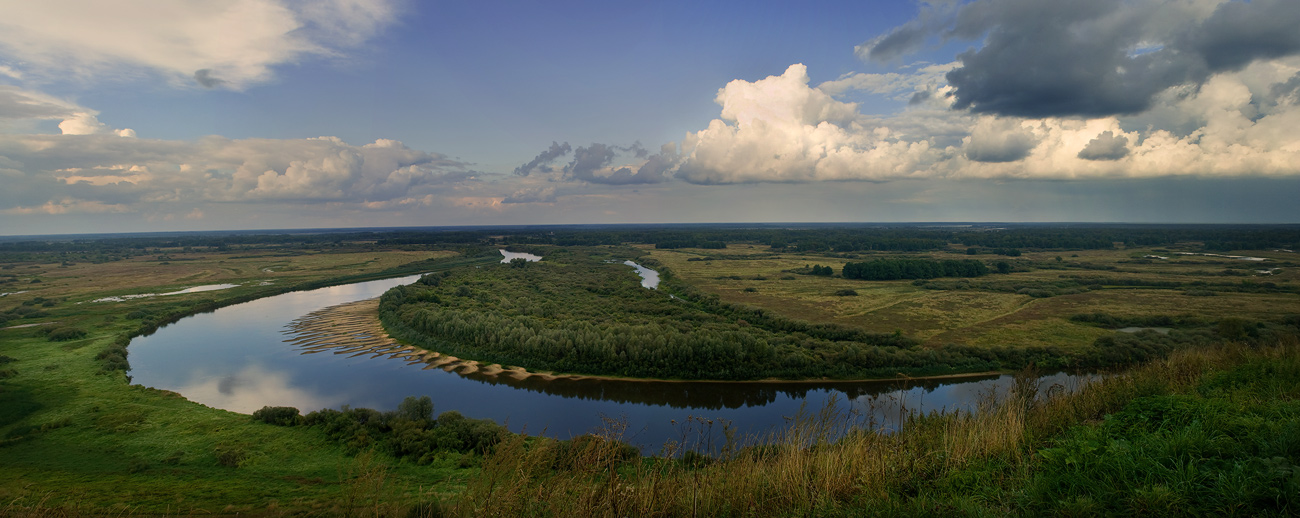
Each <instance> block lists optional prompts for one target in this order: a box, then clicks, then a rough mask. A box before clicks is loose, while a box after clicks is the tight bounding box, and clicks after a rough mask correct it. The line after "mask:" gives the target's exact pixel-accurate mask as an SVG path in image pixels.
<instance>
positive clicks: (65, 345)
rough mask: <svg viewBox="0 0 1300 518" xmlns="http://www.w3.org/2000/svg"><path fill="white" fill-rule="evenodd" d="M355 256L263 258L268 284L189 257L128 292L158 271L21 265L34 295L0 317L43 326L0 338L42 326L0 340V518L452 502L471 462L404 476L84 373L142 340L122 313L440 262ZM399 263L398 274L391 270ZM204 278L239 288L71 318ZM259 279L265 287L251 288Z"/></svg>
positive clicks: (246, 269) (382, 460)
mask: <svg viewBox="0 0 1300 518" xmlns="http://www.w3.org/2000/svg"><path fill="white" fill-rule="evenodd" d="M177 255H179V254H177ZM356 255H358V254H316V255H302V256H295V257H293V258H291V259H292V261H293V262H289V261H288V260H284V259H281V258H276V260H282V261H285V262H284V264H285V265H287V266H283V267H282V268H281V269H282V270H290V269H291V272H292V273H289V274H277V273H274V269H273V268H270V267H264V266H266V265H264V264H262V263H258V262H256V261H259V260H264V259H260V258H251V259H240V258H239V257H237V256H236V255H235V253H228V254H217V253H206V254H204V256H202V257H200V256H198V254H194V257H193V258H192V260H187V261H180V260H177V259H176V258H175V257H173V258H172V260H171V262H172V264H170V265H163V268H169V270H168V272H169V273H168V274H167V275H154V276H150V275H142V276H138V277H135V284H130V283H128V282H127V280H126V279H128V278H129V277H131V275H134V273H131V272H135V273H139V271H140V270H147V269H153V268H158V266H157V265H156V264H153V263H156V261H148V260H128V261H122V262H117V263H107V264H103V265H80V264H79V265H74V266H73V267H70V268H60V267H58V266H53V265H40V267H39V268H31V267H29V266H22V267H21V268H20V270H30V271H33V272H39V274H40V277H41V278H42V279H43V280H44V282H41V283H36V284H32V285H31V286H32V287H31V291H29V292H27V293H23V294H21V295H15V296H9V297H5V298H4V299H0V304H3V306H4V307H0V309H7V307H10V306H17V305H20V304H22V303H23V302H24V301H25V300H31V299H32V298H33V297H41V298H43V299H45V300H48V301H53V303H52V304H51V305H50V306H45V305H44V304H38V305H35V306H34V307H39V308H41V309H42V311H43V312H44V313H46V314H45V315H43V316H39V317H36V318H24V319H21V320H16V321H11V322H9V323H8V324H7V325H24V324H28V323H33V324H43V325H37V326H31V327H18V328H9V329H0V516H22V515H38V516H39V515H80V514H89V515H101V514H114V515H118V514H120V515H136V514H148V515H157V514H161V515H167V514H214V513H215V514H236V513H245V514H246V513H250V512H253V513H261V514H280V513H284V512H293V513H303V512H306V513H326V514H351V513H355V512H359V510H360V509H363V508H366V509H370V510H371V511H372V512H374V511H376V510H377V509H382V510H388V511H393V510H394V509H400V510H401V512H405V510H406V509H407V508H409V507H411V506H414V505H416V504H418V503H419V502H422V501H429V500H437V499H438V498H440V497H444V498H445V497H446V496H447V495H450V494H454V493H456V492H459V491H461V490H462V488H463V487H464V478H465V476H466V475H467V474H468V473H471V472H472V471H474V469H475V468H474V467H473V465H474V464H475V463H476V460H474V458H472V457H467V456H465V455H462V454H459V453H453V452H447V453H446V454H444V455H440V456H438V457H437V458H431V459H428V462H427V464H426V465H416V463H415V462H407V461H399V460H396V459H394V458H393V457H391V456H389V455H386V454H383V453H373V452H372V453H366V452H358V451H357V450H355V449H347V448H345V447H344V446H341V445H340V444H338V442H337V441H334V440H331V439H330V438H329V437H327V436H326V435H325V434H324V433H323V432H320V431H318V430H315V429H306V428H284V427H278V426H272V425H269V424H265V423H259V422H254V421H253V420H252V419H250V418H249V416H247V415H243V414H237V413H234V412H228V411H225V410H220V409H214V408H208V407H205V406H203V405H200V404H197V403H193V402H190V401H187V400H185V399H184V398H182V397H181V396H180V395H179V394H175V393H172V392H167V391H162V390H155V389H149V388H145V387H141V386H138V385H129V384H128V380H129V378H127V377H126V375H125V374H124V373H122V372H121V371H118V370H111V369H106V365H105V362H104V361H101V360H100V359H98V358H97V357H98V356H100V353H101V352H102V351H105V350H106V349H109V348H110V346H112V345H113V344H115V343H117V342H119V341H120V339H121V338H122V337H123V336H129V335H131V334H133V333H135V332H137V331H138V329H140V328H141V326H144V325H145V323H144V321H143V320H141V319H140V318H138V317H135V318H133V317H129V316H127V315H128V314H131V313H138V312H149V313H150V314H151V315H154V316H157V317H161V318H164V319H165V320H170V319H172V318H173V317H178V316H179V315H181V314H185V313H189V312H193V311H197V310H202V309H205V308H210V307H214V306H220V305H223V304H225V303H227V302H229V301H237V300H246V299H251V298H257V297H262V296H268V295H273V294H276V293H279V292H284V291H287V290H291V289H294V288H310V287H315V286H321V285H328V284H335V283H341V282H355V281H362V280H371V279H377V278H383V277H391V276H395V275H409V274H410V273H415V272H414V271H407V270H409V269H411V268H423V267H424V266H425V265H426V264H427V263H423V262H421V261H422V260H424V259H431V258H444V257H450V256H452V255H454V254H453V253H450V252H431V253H418V254H417V253H406V252H398V253H393V254H380V253H375V252H371V253H368V254H365V256H364V257H365V258H366V259H372V260H371V261H370V262H367V263H364V264H360V263H358V262H357V258H356V257H354V256H356ZM245 263H246V264H245ZM406 264H411V265H412V266H410V267H407V268H406V269H403V268H402V265H406ZM229 265H236V266H237V268H235V267H231V268H227V266H229ZM33 266H35V265H33ZM435 268H436V265H435ZM268 269H270V270H272V271H271V272H268V271H266V270H268ZM213 272H216V274H219V275H220V276H219V277H218V278H217V279H216V280H219V281H222V282H239V283H242V285H241V286H239V287H237V288H232V289H230V290H225V291H219V292H208V293H195V294H190V295H175V296H170V297H167V298H165V300H164V299H159V298H143V299H134V300H128V301H126V302H122V303H90V302H87V303H83V304H77V302H80V301H84V300H91V299H93V298H97V297H100V296H103V295H106V294H115V293H140V292H163V291H168V289H170V288H173V287H176V286H177V283H178V282H179V281H178V279H177V277H179V278H194V280H190V281H186V282H190V283H196V282H210V279H209V278H208V276H210V275H216V274H213ZM232 272H233V273H232ZM98 274H102V275H98ZM239 275H247V276H242V277H241V276H239ZM196 276H197V277H196ZM119 277H120V278H119ZM199 277H202V278H201V279H200V278H199ZM268 277H269V278H270V279H271V280H273V281H275V282H273V283H265V282H264V281H266V280H267V278H268ZM191 285H192V284H191ZM180 287H184V285H180ZM145 318H154V317H145ZM165 320H164V321H165ZM53 328H65V329H77V330H80V331H81V332H83V336H84V337H83V338H80V339H75V340H69V341H52V340H51V339H50V336H47V332H48V330H49V329H53ZM358 453H360V454H358ZM393 512H396V511H393Z"/></svg>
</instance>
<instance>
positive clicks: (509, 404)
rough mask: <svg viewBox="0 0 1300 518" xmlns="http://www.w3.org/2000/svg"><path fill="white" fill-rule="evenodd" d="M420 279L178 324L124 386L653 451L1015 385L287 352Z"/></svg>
mask: <svg viewBox="0 0 1300 518" xmlns="http://www.w3.org/2000/svg"><path fill="white" fill-rule="evenodd" d="M640 269H641V268H638V270H640ZM417 279H418V276H409V277H402V278H394V279H385V280H379V281H370V282H362V283H356V284H348V285H343V286H334V287H329V288H321V289H317V290H311V291H300V292H291V293H286V294H282V295H276V296H272V297H267V298H263V299H258V300H254V301H251V302H246V303H243V304H237V305H234V306H228V307H224V308H221V309H218V310H216V311H215V312H212V313H203V314H198V315H194V316H190V317H186V318H184V319H181V320H180V321H178V322H176V323H174V324H171V325H169V326H166V327H163V328H161V329H159V330H158V331H157V332H156V333H154V334H153V335H150V336H143V337H138V338H135V339H134V340H132V341H131V344H130V354H131V356H130V358H131V371H130V372H129V374H130V375H131V376H132V380H133V381H132V382H133V383H137V384H140V385H144V386H149V387H155V388H160V389H166V390H171V391H175V392H179V393H180V394H182V395H184V396H185V397H186V398H188V399H190V400H192V401H196V402H198V403H202V404H204V405H207V406H211V407H216V408H222V409H226V410H233V411H236V412H242V413H252V412H253V411H254V410H257V409H259V408H261V407H263V406H267V405H270V406H292V407H297V408H298V409H299V410H301V411H302V412H303V413H304V414H305V413H307V412H310V411H313V410H319V409H322V408H338V407H340V406H342V405H350V406H352V407H368V408H374V409H377V410H391V409H394V408H396V407H397V405H398V403H400V402H401V400H402V399H403V398H405V397H406V396H423V395H427V396H429V397H430V398H432V399H433V403H434V412H435V413H441V412H445V411H448V410H456V411H458V412H460V413H461V414H464V415H465V416H466V417H472V418H479V419H492V420H494V421H496V422H498V423H502V424H505V425H506V426H508V427H509V428H510V430H511V431H515V432H521V431H523V432H527V433H528V434H530V435H540V434H545V435H549V436H552V437H557V438H561V439H565V438H569V437H571V436H574V435H580V434H584V433H588V432H592V431H595V430H597V429H598V428H600V427H602V426H603V425H604V424H605V418H612V419H615V420H623V421H624V422H625V423H626V427H627V428H626V436H625V440H626V441H627V442H630V443H632V444H636V445H638V446H641V447H642V448H643V450H645V451H646V452H648V453H653V452H656V451H658V450H659V448H660V447H661V446H662V445H663V444H664V442H665V441H668V440H676V441H680V440H682V439H683V438H684V437H685V436H687V435H689V434H692V433H698V432H699V430H700V428H702V427H706V425H705V424H703V423H704V422H703V421H700V419H705V420H714V421H713V423H714V424H715V426H716V429H715V430H714V431H716V432H719V433H720V430H721V425H720V424H718V423H719V421H718V420H725V421H729V422H731V423H732V425H733V427H734V428H735V429H736V431H738V432H739V433H740V434H741V436H742V437H744V436H746V434H751V435H760V434H768V433H774V432H777V431H780V430H782V429H784V428H785V427H786V426H787V425H788V418H790V417H793V416H795V415H796V414H798V413H799V412H800V409H801V406H804V405H806V409H807V411H809V412H816V411H818V410H821V409H822V408H823V407H825V406H826V405H834V406H835V407H836V409H837V410H839V411H841V412H842V413H844V414H845V415H855V416H857V418H858V419H861V420H862V421H864V422H869V423H874V425H875V426H879V427H883V428H885V429H892V428H894V426H895V425H896V423H897V422H898V419H899V416H900V414H903V413H905V412H910V411H921V412H927V413H928V412H930V411H935V410H946V411H956V410H972V409H974V408H976V407H977V406H978V405H979V403H980V402H981V401H983V400H986V399H987V398H989V397H1001V396H1004V395H1005V394H1007V393H1008V392H1009V390H1010V387H1011V385H1012V377H1011V376H1008V375H989V376H980V377H964V378H949V379H931V380H911V381H904V380H892V381H871V382H820V381H816V382H748V383H721V382H654V381H632V380H593V379H566V378H560V379H554V380H549V381H548V380H545V379H542V378H540V377H530V378H525V379H522V380H519V379H515V378H511V377H508V376H504V375H502V376H493V375H487V374H483V373H482V372H478V373H472V374H466V375H462V374H458V373H456V372H447V371H444V370H442V369H438V368H426V367H427V365H425V364H422V363H412V362H408V361H403V360H400V359H394V358H391V357H387V356H385V355H383V354H368V353H362V354H337V353H331V352H328V351H327V352H323V353H316V354H305V353H304V352H305V351H304V350H303V349H302V348H300V347H298V346H296V345H294V344H292V343H287V342H286V338H288V337H289V335H290V332H289V330H288V327H287V326H288V325H289V324H290V323H291V322H292V321H294V320H295V319H298V318H300V317H302V316H304V315H307V314H308V313H311V312H313V311H317V310H320V309H322V308H326V307H331V306H335V305H339V304H343V303H348V302H353V301H359V300H365V299H371V298H375V297H378V296H380V295H381V294H383V292H384V291H385V290H387V289H389V288H391V287H393V286H397V285H401V284H410V283H412V282H415V281H416V280H417ZM646 280H648V278H646ZM1040 382H1041V385H1040V386H1041V389H1040V393H1046V392H1047V391H1048V390H1049V388H1051V387H1052V386H1053V385H1060V386H1061V387H1062V388H1064V389H1066V390H1072V389H1074V388H1077V386H1078V385H1080V384H1081V383H1082V382H1083V377H1079V376H1074V375H1069V374H1053V375H1048V376H1045V377H1043V378H1042V379H1041V380H1040ZM1058 390H1059V389H1058ZM690 423H693V424H690Z"/></svg>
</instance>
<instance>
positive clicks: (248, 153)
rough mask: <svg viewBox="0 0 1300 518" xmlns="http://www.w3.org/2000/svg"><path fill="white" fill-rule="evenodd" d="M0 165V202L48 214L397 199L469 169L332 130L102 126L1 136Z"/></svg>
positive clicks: (430, 189)
mask: <svg viewBox="0 0 1300 518" xmlns="http://www.w3.org/2000/svg"><path fill="white" fill-rule="evenodd" d="M66 129H68V128H65V130H66ZM0 166H3V167H4V169H3V170H4V171H6V173H5V174H6V178H7V179H6V182H5V189H4V191H5V192H4V193H3V194H0V209H9V210H14V211H17V212H13V213H36V212H45V213H50V214H58V213H68V212H78V211H79V212H87V211H88V210H80V209H73V208H71V207H73V206H74V205H76V204H75V203H72V202H68V201H66V200H69V199H73V200H83V201H86V202H99V203H103V204H107V205H111V206H114V207H122V208H131V209H133V210H134V209H136V208H138V207H140V206H141V205H150V204H153V205H157V204H182V205H183V204H190V205H192V204H195V203H204V202H209V203H213V202H215V203H232V202H233V203H239V202H288V203H309V202H321V201H324V202H336V203H344V204H356V205H362V204H366V203H374V202H384V203H386V202H392V203H391V205H392V206H395V207H396V206H401V205H404V203H402V202H401V200H406V199H413V198H414V199H418V198H419V197H422V196H426V195H428V194H431V193H434V192H436V191H438V190H439V189H440V188H442V187H444V186H449V185H457V184H461V183H464V182H467V181H472V180H473V179H474V178H475V175H476V174H477V173H475V172H474V171H472V170H470V169H468V168H467V164H464V163H461V162H458V161H455V160H451V159H448V158H447V157H445V156H443V155H439V154H436V153H428V152H424V151H419V150H414V149H411V148H408V147H406V146H405V145H403V144H402V143H401V142H397V141H393V140H379V141H376V142H375V143H372V144H367V145H363V146H356V145H351V144H348V143H346V142H343V141H341V140H339V139H337V138H334V137H321V138H315V139H300V140H275V139H242V140H232V139H226V138H222V137H207V138H204V139H201V140H198V141H166V140H155V139H134V138H120V137H118V136H116V135H114V134H113V133H111V132H103V131H100V132H97V133H93V134H86V135H75V134H70V133H69V134H64V135H0ZM40 200H49V201H48V202H42V201H40ZM60 200H63V201H60ZM43 207H44V208H43ZM62 207H66V208H67V209H66V210H64V209H63V208H62ZM185 210H189V208H186V209H185ZM114 211H115V212H121V210H117V209H114Z"/></svg>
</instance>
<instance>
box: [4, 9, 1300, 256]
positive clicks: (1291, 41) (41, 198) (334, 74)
mask: <svg viewBox="0 0 1300 518" xmlns="http://www.w3.org/2000/svg"><path fill="white" fill-rule="evenodd" d="M1297 26H1300V2H1295V1H1294V0H1251V1H1241V0H1238V1H1225V0H1090V1H1088V2H1060V1H1056V0H971V1H955V0H933V1H929V2H917V1H910V0H902V1H899V0H889V1H884V0H880V1H870V0H869V1H859V2H813V1H809V2H753V1H745V2H723V1H718V2H653V3H644V4H640V3H632V2H567V1H557V2H502V1H496V0H483V1H475V2H425V1H414V0H411V1H405V0H314V1H306V0H303V1H298V0H212V1H209V0H189V1H158V0H148V1H146V0H115V1H114V2H100V1H94V0H45V1H42V2H30V1H25V0H0V234H3V235H25V234H61V233H98V232H135V231H164V230H166V231H173V230H235V229H283V228H325V227H330V228H336V227H375V226H446V225H522V224H574V223H685V222H703V223H707V222H915V221H922V222H970V221H998V222H1054V221H1062V222H1150V223H1300V208H1298V207H1300V202H1297V200H1300V31H1296V30H1294V28H1295V27H1297Z"/></svg>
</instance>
